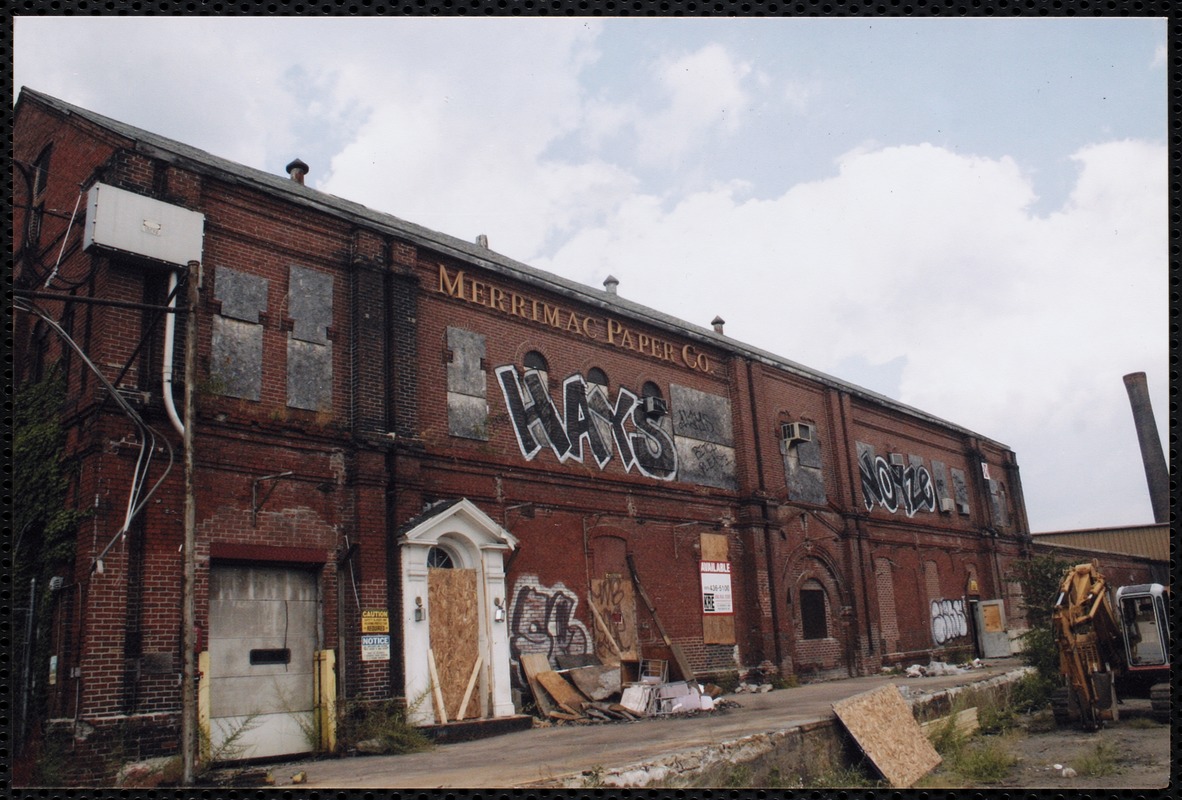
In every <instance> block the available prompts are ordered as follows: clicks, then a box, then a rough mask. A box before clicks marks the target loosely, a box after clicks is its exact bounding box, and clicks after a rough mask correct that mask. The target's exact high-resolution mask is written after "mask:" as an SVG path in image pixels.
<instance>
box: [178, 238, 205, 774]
mask: <svg viewBox="0 0 1182 800" xmlns="http://www.w3.org/2000/svg"><path fill="white" fill-rule="evenodd" d="M185 288H186V295H187V300H188V303H187V305H188V311H189V317H188V320H187V322H186V325H185V418H184V425H185V430H184V434H183V435H182V437H181V438H182V440H183V446H184V453H185V543H184V551H183V559H184V576H183V578H182V582H181V631H182V633H181V640H182V641H181V653H182V661H181V664H182V673H181V763H182V768H183V777H182V781H183V783H184V785H185V786H191V785H192V783H193V775H194V772H195V768H196V764H197V757H198V753H197V608H196V602H195V600H194V596H193V595H194V587H195V585H196V582H197V553H196V548H197V498H196V492H195V476H194V472H195V468H196V467H195V461H196V459H195V457H194V454H193V423H194V422H195V421H196V418H197V406H196V398H197V305H198V302H199V301H200V299H201V263H200V262H198V261H190V262H189V277H188V282H187V283H186V284H185Z"/></svg>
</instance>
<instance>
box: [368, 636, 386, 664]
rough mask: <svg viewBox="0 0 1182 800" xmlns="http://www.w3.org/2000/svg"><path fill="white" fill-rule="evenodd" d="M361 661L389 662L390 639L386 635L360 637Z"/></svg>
mask: <svg viewBox="0 0 1182 800" xmlns="http://www.w3.org/2000/svg"><path fill="white" fill-rule="evenodd" d="M361 660H362V661H389V660H390V637H389V636H388V635H380V636H362V637H361Z"/></svg>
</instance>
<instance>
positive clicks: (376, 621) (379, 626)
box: [361, 611, 390, 633]
mask: <svg viewBox="0 0 1182 800" xmlns="http://www.w3.org/2000/svg"><path fill="white" fill-rule="evenodd" d="M361 632H362V633H389V632H390V613H389V612H388V611H362V612H361Z"/></svg>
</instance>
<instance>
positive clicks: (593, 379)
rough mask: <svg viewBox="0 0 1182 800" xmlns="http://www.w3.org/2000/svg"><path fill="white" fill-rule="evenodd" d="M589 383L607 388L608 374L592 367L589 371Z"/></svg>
mask: <svg viewBox="0 0 1182 800" xmlns="http://www.w3.org/2000/svg"><path fill="white" fill-rule="evenodd" d="M587 383H594V384H596V385H597V386H604V387H606V386H607V373H606V372H604V371H603V370H601V369H600V368H599V367H592V368H591V369H589V370H587Z"/></svg>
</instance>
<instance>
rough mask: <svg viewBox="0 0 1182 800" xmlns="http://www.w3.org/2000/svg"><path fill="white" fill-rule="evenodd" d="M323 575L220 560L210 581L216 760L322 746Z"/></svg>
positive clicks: (213, 747)
mask: <svg viewBox="0 0 1182 800" xmlns="http://www.w3.org/2000/svg"><path fill="white" fill-rule="evenodd" d="M318 620H319V607H318V603H317V592H316V575H315V574H314V573H312V572H307V571H301V570H292V569H283V568H279V567H251V566H217V567H214V568H213V569H212V570H211V571H210V585H209V672H210V675H209V676H208V677H209V714H210V725H209V727H210V730H209V739H210V753H211V756H212V758H213V759H214V760H220V761H231V760H239V759H248V758H267V757H272V756H281V755H289V754H295V753H306V752H309V751H311V750H314V749H315V746H316V739H315V730H314V726H313V697H314V682H313V669H314V666H315V653H316V650H317V649H318V647H319V642H318V641H317V630H318Z"/></svg>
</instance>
